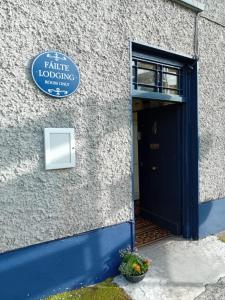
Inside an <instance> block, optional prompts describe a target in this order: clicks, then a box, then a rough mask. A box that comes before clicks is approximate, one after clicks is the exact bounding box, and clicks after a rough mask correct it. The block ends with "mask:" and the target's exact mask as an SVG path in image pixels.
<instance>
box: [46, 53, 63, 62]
mask: <svg viewBox="0 0 225 300" xmlns="http://www.w3.org/2000/svg"><path fill="white" fill-rule="evenodd" d="M46 56H47V57H48V58H52V59H54V60H55V61H59V60H66V57H65V56H62V57H60V56H59V54H58V53H57V52H56V53H55V54H54V55H51V54H49V53H48V54H46Z"/></svg>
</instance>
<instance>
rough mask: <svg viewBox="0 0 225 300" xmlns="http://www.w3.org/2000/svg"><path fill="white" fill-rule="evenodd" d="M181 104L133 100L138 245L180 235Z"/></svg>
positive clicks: (135, 203) (135, 204)
mask: <svg viewBox="0 0 225 300" xmlns="http://www.w3.org/2000/svg"><path fill="white" fill-rule="evenodd" d="M181 106H182V104H180V103H173V102H168V101H156V100H148V101H142V100H135V101H133V139H134V140H133V145H134V206H135V226H136V246H137V247H141V246H144V245H147V244H151V243H153V242H155V241H158V240H161V239H163V238H166V237H168V236H171V235H172V234H175V235H181V234H182V157H183V155H182V146H181V145H182V118H181Z"/></svg>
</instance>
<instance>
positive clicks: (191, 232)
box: [130, 42, 199, 239]
mask: <svg viewBox="0 0 225 300" xmlns="http://www.w3.org/2000/svg"><path fill="white" fill-rule="evenodd" d="M130 50H131V51H130V54H131V58H132V55H133V54H134V53H135V55H140V57H143V58H148V59H150V60H151V59H153V60H157V59H160V61H161V62H164V61H165V62H166V63H173V64H174V63H177V64H178V65H182V66H183V81H182V84H183V89H184V95H183V97H182V99H178V98H177V97H175V98H174V99H173V96H170V97H169V98H168V97H166V96H165V94H161V95H162V96H160V94H159V93H146V92H145V93H143V92H139V91H137V90H136V91H135V90H133V91H132V97H131V98H132V103H133V101H135V100H136V99H141V100H143V101H151V100H158V101H174V102H184V103H183V104H182V118H181V119H182V121H181V127H182V136H183V139H182V148H183V151H182V153H183V157H182V167H181V169H182V170H181V174H182V235H183V237H184V238H188V239H198V238H199V220H198V218H199V217H198V216H199V212H198V210H199V175H198V148H199V147H198V101H197V100H198V62H197V60H196V59H193V58H192V57H190V56H185V55H183V54H179V53H174V52H168V51H166V50H164V49H161V48H156V47H153V46H149V45H143V44H139V43H136V42H131V45H130ZM131 71H132V69H131ZM131 84H132V82H131Z"/></svg>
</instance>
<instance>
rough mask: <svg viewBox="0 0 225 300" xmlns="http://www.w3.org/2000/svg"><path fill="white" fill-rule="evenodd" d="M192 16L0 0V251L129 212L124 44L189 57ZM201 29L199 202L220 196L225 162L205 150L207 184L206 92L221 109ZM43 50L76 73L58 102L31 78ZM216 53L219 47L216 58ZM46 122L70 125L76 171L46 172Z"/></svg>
mask: <svg viewBox="0 0 225 300" xmlns="http://www.w3.org/2000/svg"><path fill="white" fill-rule="evenodd" d="M215 2H216V1H214V2H212V4H213V3H215ZM210 3H211V2H209V4H210ZM210 5H211V4H210ZM218 9H220V8H219V7H218ZM206 13H207V12H206ZM209 14H210V7H209ZM194 21H195V13H194V12H192V11H191V10H189V9H186V8H183V7H182V6H180V5H178V4H175V3H173V2H172V1H169V0H152V1H144V0H143V1H141V3H140V2H136V1H131V0H130V1H119V0H116V1H110V0H105V1H90V0H85V1H75V0H67V1H66V0H61V1H60V0H56V1H48V2H46V1H44V0H40V1H37V2H36V1H28V0H25V1H21V0H15V1H10V0H5V1H4V2H3V1H2V2H1V4H0V28H1V38H0V49H1V50H0V51H1V55H0V68H1V72H0V74H1V75H0V76H1V80H0V82H1V83H0V89H1V102H0V103H1V104H0V106H1V110H0V111H1V119H0V120H1V136H0V143H1V152H0V153H1V154H0V156H1V157H0V163H1V168H0V174H1V177H0V178H1V190H0V251H2V252H3V251H7V250H12V249H15V248H19V247H24V246H28V245H31V244H36V243H40V242H44V241H49V240H54V239H57V238H62V237H66V236H71V235H74V234H77V233H80V232H84V231H88V230H91V229H94V228H98V227H104V226H107V225H112V224H118V223H121V222H124V221H128V220H130V219H131V218H132V215H133V212H132V192H131V144H132V138H131V113H130V111H131V103H130V66H129V59H130V58H129V41H130V40H136V41H143V42H146V43H149V44H152V45H155V46H160V47H164V48H166V49H169V50H173V51H180V52H183V53H186V54H190V55H193V37H194ZM199 26H200V28H199V31H200V35H201V38H200V52H201V53H200V55H201V57H202V58H201V60H202V61H201V64H202V67H201V69H200V77H201V80H200V94H201V102H200V110H201V115H200V129H201V157H202V161H201V199H202V200H205V199H207V198H208V197H212V196H213V197H215V198H217V197H218V191H219V195H220V194H221V195H222V194H224V195H225V188H224V185H223V186H221V185H220V184H221V182H220V181H221V179H220V181H218V174H220V173H221V166H222V168H224V165H225V164H223V163H221V159H222V155H223V151H222V150H221V151H222V152H220V153H219V154H217V155H216V157H214V156H213V152H210V151H209V152H208V153H209V156H208V157H209V159H212V158H213V159H214V158H215V159H216V165H215V167H214V169H213V174H214V175H215V181H214V182H215V185H214V186H213V187H212V185H210V186H209V180H210V178H211V176H210V172H211V171H210V169H209V168H208V165H207V163H205V162H204V157H205V156H204V155H205V154H204V153H207V152H206V151H205V150H204V145H208V144H207V143H206V142H205V140H206V141H208V140H209V144H210V143H211V142H210V141H211V140H210V138H208V137H210V136H211V135H210V134H208V131H210V133H211V132H215V127H210V126H208V131H207V130H206V129H205V128H207V126H205V119H207V118H206V114H207V113H208V111H207V109H208V108H207V106H206V105H205V104H208V103H209V104H210V105H212V104H211V103H213V102H210V101H212V96H213V97H214V98H213V99H214V100H213V101H214V102H215V103H220V104H221V105H222V103H223V100H222V99H223V97H222V93H221V92H218V85H216V83H215V82H214V83H213V84H212V83H211V86H213V88H214V89H215V88H216V91H217V93H216V95H217V96H215V93H213V92H209V90H208V89H207V87H208V82H209V80H208V79H209V78H208V76H209V75H207V74H208V73H209V70H210V71H211V73H210V76H212V79H214V77H216V78H217V76H218V74H219V73H218V69H217V68H214V65H213V58H211V52H212V51H211V50H212V49H210V47H208V46H207V45H208V44H210V43H211V36H213V39H215V41H214V42H215V43H216V44H217V43H218V39H217V38H216V37H217V34H218V29H217V27H216V26H214V25H212V24H210V25H209V24H208V23H207V21H206V20H201V22H200V24H199ZM51 49H55V50H58V51H61V52H63V53H65V54H67V55H69V56H70V57H71V58H72V59H74V60H75V62H76V63H77V65H78V67H79V69H80V73H81V84H80V87H79V89H78V92H77V93H75V94H74V95H72V96H71V97H68V98H65V99H63V100H58V99H52V98H50V97H48V96H46V95H44V94H43V93H41V92H40V91H39V90H38V89H37V88H36V87H35V86H34V84H33V82H32V80H31V75H30V64H31V62H32V60H33V58H34V57H35V56H36V55H37V54H38V53H40V52H41V51H44V50H51ZM219 49H220V45H218V47H217V50H218V51H217V52H216V53H215V56H216V55H217V54H218V53H220V50H219ZM202 62H203V63H204V62H207V64H203V63H202ZM217 62H218V65H217V66H218V67H220V68H221V67H222V64H221V63H220V62H219V59H218V60H217ZM203 74H204V75H203ZM211 74H214V75H211ZM221 78H222V76H221ZM221 78H220V80H221V81H222V79H221ZM223 78H224V77H223ZM220 89H222V83H220V85H219V90H220ZM215 98H216V99H215ZM207 124H208V123H207ZM209 125H210V123H209ZM45 127H74V128H75V134H76V158H77V162H76V168H74V169H66V170H56V171H48V172H47V171H45V169H44V156H43V155H44V154H43V146H44V145H43V129H44V128H45ZM216 135H217V134H216ZM218 135H219V132H218ZM205 136H206V138H204V137H205ZM213 140H216V138H215V137H213ZM204 143H205V144H204ZM209 147H211V144H210V146H209ZM221 149H222V148H221ZM219 162H220V163H219ZM223 177H224V179H225V175H223ZM224 179H223V180H224ZM215 186H216V187H217V189H216V188H215ZM218 187H219V188H218Z"/></svg>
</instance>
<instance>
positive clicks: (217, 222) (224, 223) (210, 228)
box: [199, 198, 225, 238]
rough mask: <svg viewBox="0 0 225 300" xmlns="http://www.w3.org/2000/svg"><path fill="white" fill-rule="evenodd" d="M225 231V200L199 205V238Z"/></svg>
mask: <svg viewBox="0 0 225 300" xmlns="http://www.w3.org/2000/svg"><path fill="white" fill-rule="evenodd" d="M223 230H225V198H223V199H218V200H213V201H208V202H205V203H201V204H199V237H200V238H201V237H205V236H207V235H210V234H215V233H218V232H220V231H223Z"/></svg>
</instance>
